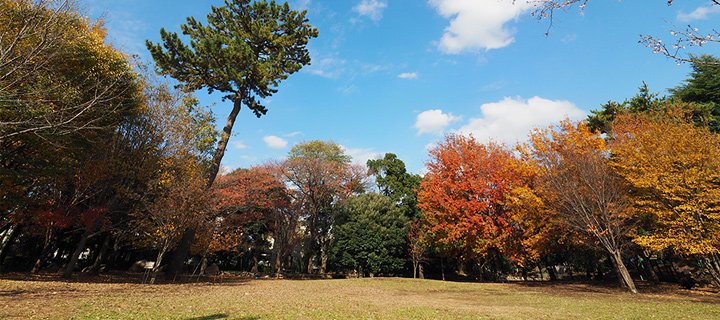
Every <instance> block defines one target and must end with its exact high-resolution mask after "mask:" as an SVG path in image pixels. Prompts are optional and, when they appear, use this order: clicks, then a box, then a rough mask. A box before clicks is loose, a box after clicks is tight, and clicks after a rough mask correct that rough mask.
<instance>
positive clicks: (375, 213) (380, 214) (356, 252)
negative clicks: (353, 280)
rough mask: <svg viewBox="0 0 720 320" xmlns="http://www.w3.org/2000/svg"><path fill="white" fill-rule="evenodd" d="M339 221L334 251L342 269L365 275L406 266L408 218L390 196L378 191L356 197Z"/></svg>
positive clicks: (390, 271)
mask: <svg viewBox="0 0 720 320" xmlns="http://www.w3.org/2000/svg"><path fill="white" fill-rule="evenodd" d="M339 220H340V221H339V224H338V226H337V228H336V230H335V232H334V236H335V243H334V244H333V246H332V248H331V251H330V254H331V257H333V265H334V266H336V267H337V268H338V269H339V270H342V271H352V270H355V271H357V272H358V274H359V275H360V276H364V275H365V273H369V274H371V275H372V274H397V273H398V272H400V271H401V270H402V269H403V267H404V266H405V260H406V259H405V237H406V235H407V224H408V219H407V218H406V217H405V216H404V215H403V212H402V210H400V208H398V207H397V206H396V205H395V204H394V203H393V201H392V200H391V199H390V198H388V197H386V196H383V195H380V194H376V193H367V194H363V195H359V196H356V197H353V198H351V199H350V200H349V201H348V203H347V205H346V206H345V209H344V214H343V216H342V217H341V219H339Z"/></svg>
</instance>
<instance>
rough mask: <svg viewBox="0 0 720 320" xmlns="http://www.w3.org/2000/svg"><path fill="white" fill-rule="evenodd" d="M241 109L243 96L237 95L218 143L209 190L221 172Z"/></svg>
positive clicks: (209, 176)
mask: <svg viewBox="0 0 720 320" xmlns="http://www.w3.org/2000/svg"><path fill="white" fill-rule="evenodd" d="M241 107H242V96H241V95H240V94H237V95H236V96H235V98H234V99H233V109H232V111H230V115H228V118H227V122H225V127H223V131H222V134H221V135H220V141H219V142H218V146H217V149H216V150H215V155H214V156H213V160H212V163H211V164H210V172H209V175H208V183H207V188H208V189H210V187H212V185H213V182H215V178H216V177H217V174H218V171H220V163H221V162H222V158H223V156H225V149H227V145H228V141H230V136H231V135H232V129H233V126H235V119H237V115H238V113H240V108H241Z"/></svg>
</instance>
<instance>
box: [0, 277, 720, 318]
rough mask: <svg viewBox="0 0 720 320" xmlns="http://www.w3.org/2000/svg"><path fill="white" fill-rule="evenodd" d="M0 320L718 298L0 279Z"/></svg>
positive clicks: (678, 306)
mask: <svg viewBox="0 0 720 320" xmlns="http://www.w3.org/2000/svg"><path fill="white" fill-rule="evenodd" d="M0 306H1V307H2V311H0V318H18V319H23V318H38V319H46V318H49V319H410V318H412V319H720V298H718V297H713V296H707V295H697V294H687V295H683V294H677V293H672V294H665V293H663V294H658V293H655V294H640V295H632V294H628V293H624V292H622V291H619V290H616V289H608V288H594V287H588V286H585V285H572V284H569V285H552V286H526V285H521V284H481V283H456V282H442V281H433V280H412V279H382V278H376V279H348V280H305V281H300V280H298V281H292V280H257V281H247V282H235V283H225V284H168V285H156V286H150V285H141V284H103V283H64V282H54V281H53V282H37V281H35V282H33V281H11V280H0Z"/></svg>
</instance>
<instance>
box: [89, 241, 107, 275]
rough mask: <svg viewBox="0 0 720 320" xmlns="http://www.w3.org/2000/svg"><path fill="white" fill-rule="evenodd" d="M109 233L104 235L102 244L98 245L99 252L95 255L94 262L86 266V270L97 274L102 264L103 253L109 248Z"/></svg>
mask: <svg viewBox="0 0 720 320" xmlns="http://www.w3.org/2000/svg"><path fill="white" fill-rule="evenodd" d="M110 237H111V236H110V234H108V235H106V236H105V239H104V240H103V243H102V245H101V246H100V252H99V253H98V255H97V256H96V257H95V262H93V264H92V265H91V266H90V267H88V268H87V272H88V273H90V274H94V275H97V274H99V273H100V266H101V265H102V261H103V260H104V259H105V255H106V254H107V251H108V249H110Z"/></svg>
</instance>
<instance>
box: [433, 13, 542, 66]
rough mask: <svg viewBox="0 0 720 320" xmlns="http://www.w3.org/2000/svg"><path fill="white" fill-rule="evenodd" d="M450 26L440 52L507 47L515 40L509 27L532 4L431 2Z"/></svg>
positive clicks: (513, 31)
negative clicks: (448, 20) (448, 21)
mask: <svg viewBox="0 0 720 320" xmlns="http://www.w3.org/2000/svg"><path fill="white" fill-rule="evenodd" d="M429 1H430V5H432V6H433V7H434V8H435V10H436V11H437V12H438V14H440V15H441V16H443V17H444V18H447V19H450V25H449V26H447V27H446V28H445V33H444V34H443V36H442V38H441V39H440V42H439V46H440V50H442V51H443V52H445V53H450V54H458V53H462V52H466V51H476V50H481V49H484V50H491V49H499V48H502V47H506V46H508V45H510V44H511V43H513V41H515V38H514V33H515V30H513V29H512V28H510V27H508V26H507V24H508V23H509V22H511V21H514V20H516V19H517V18H518V17H519V16H520V15H521V14H523V13H525V12H527V11H529V10H531V9H532V7H533V4H532V3H530V1H512V0H472V1H469V0H429Z"/></svg>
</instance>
